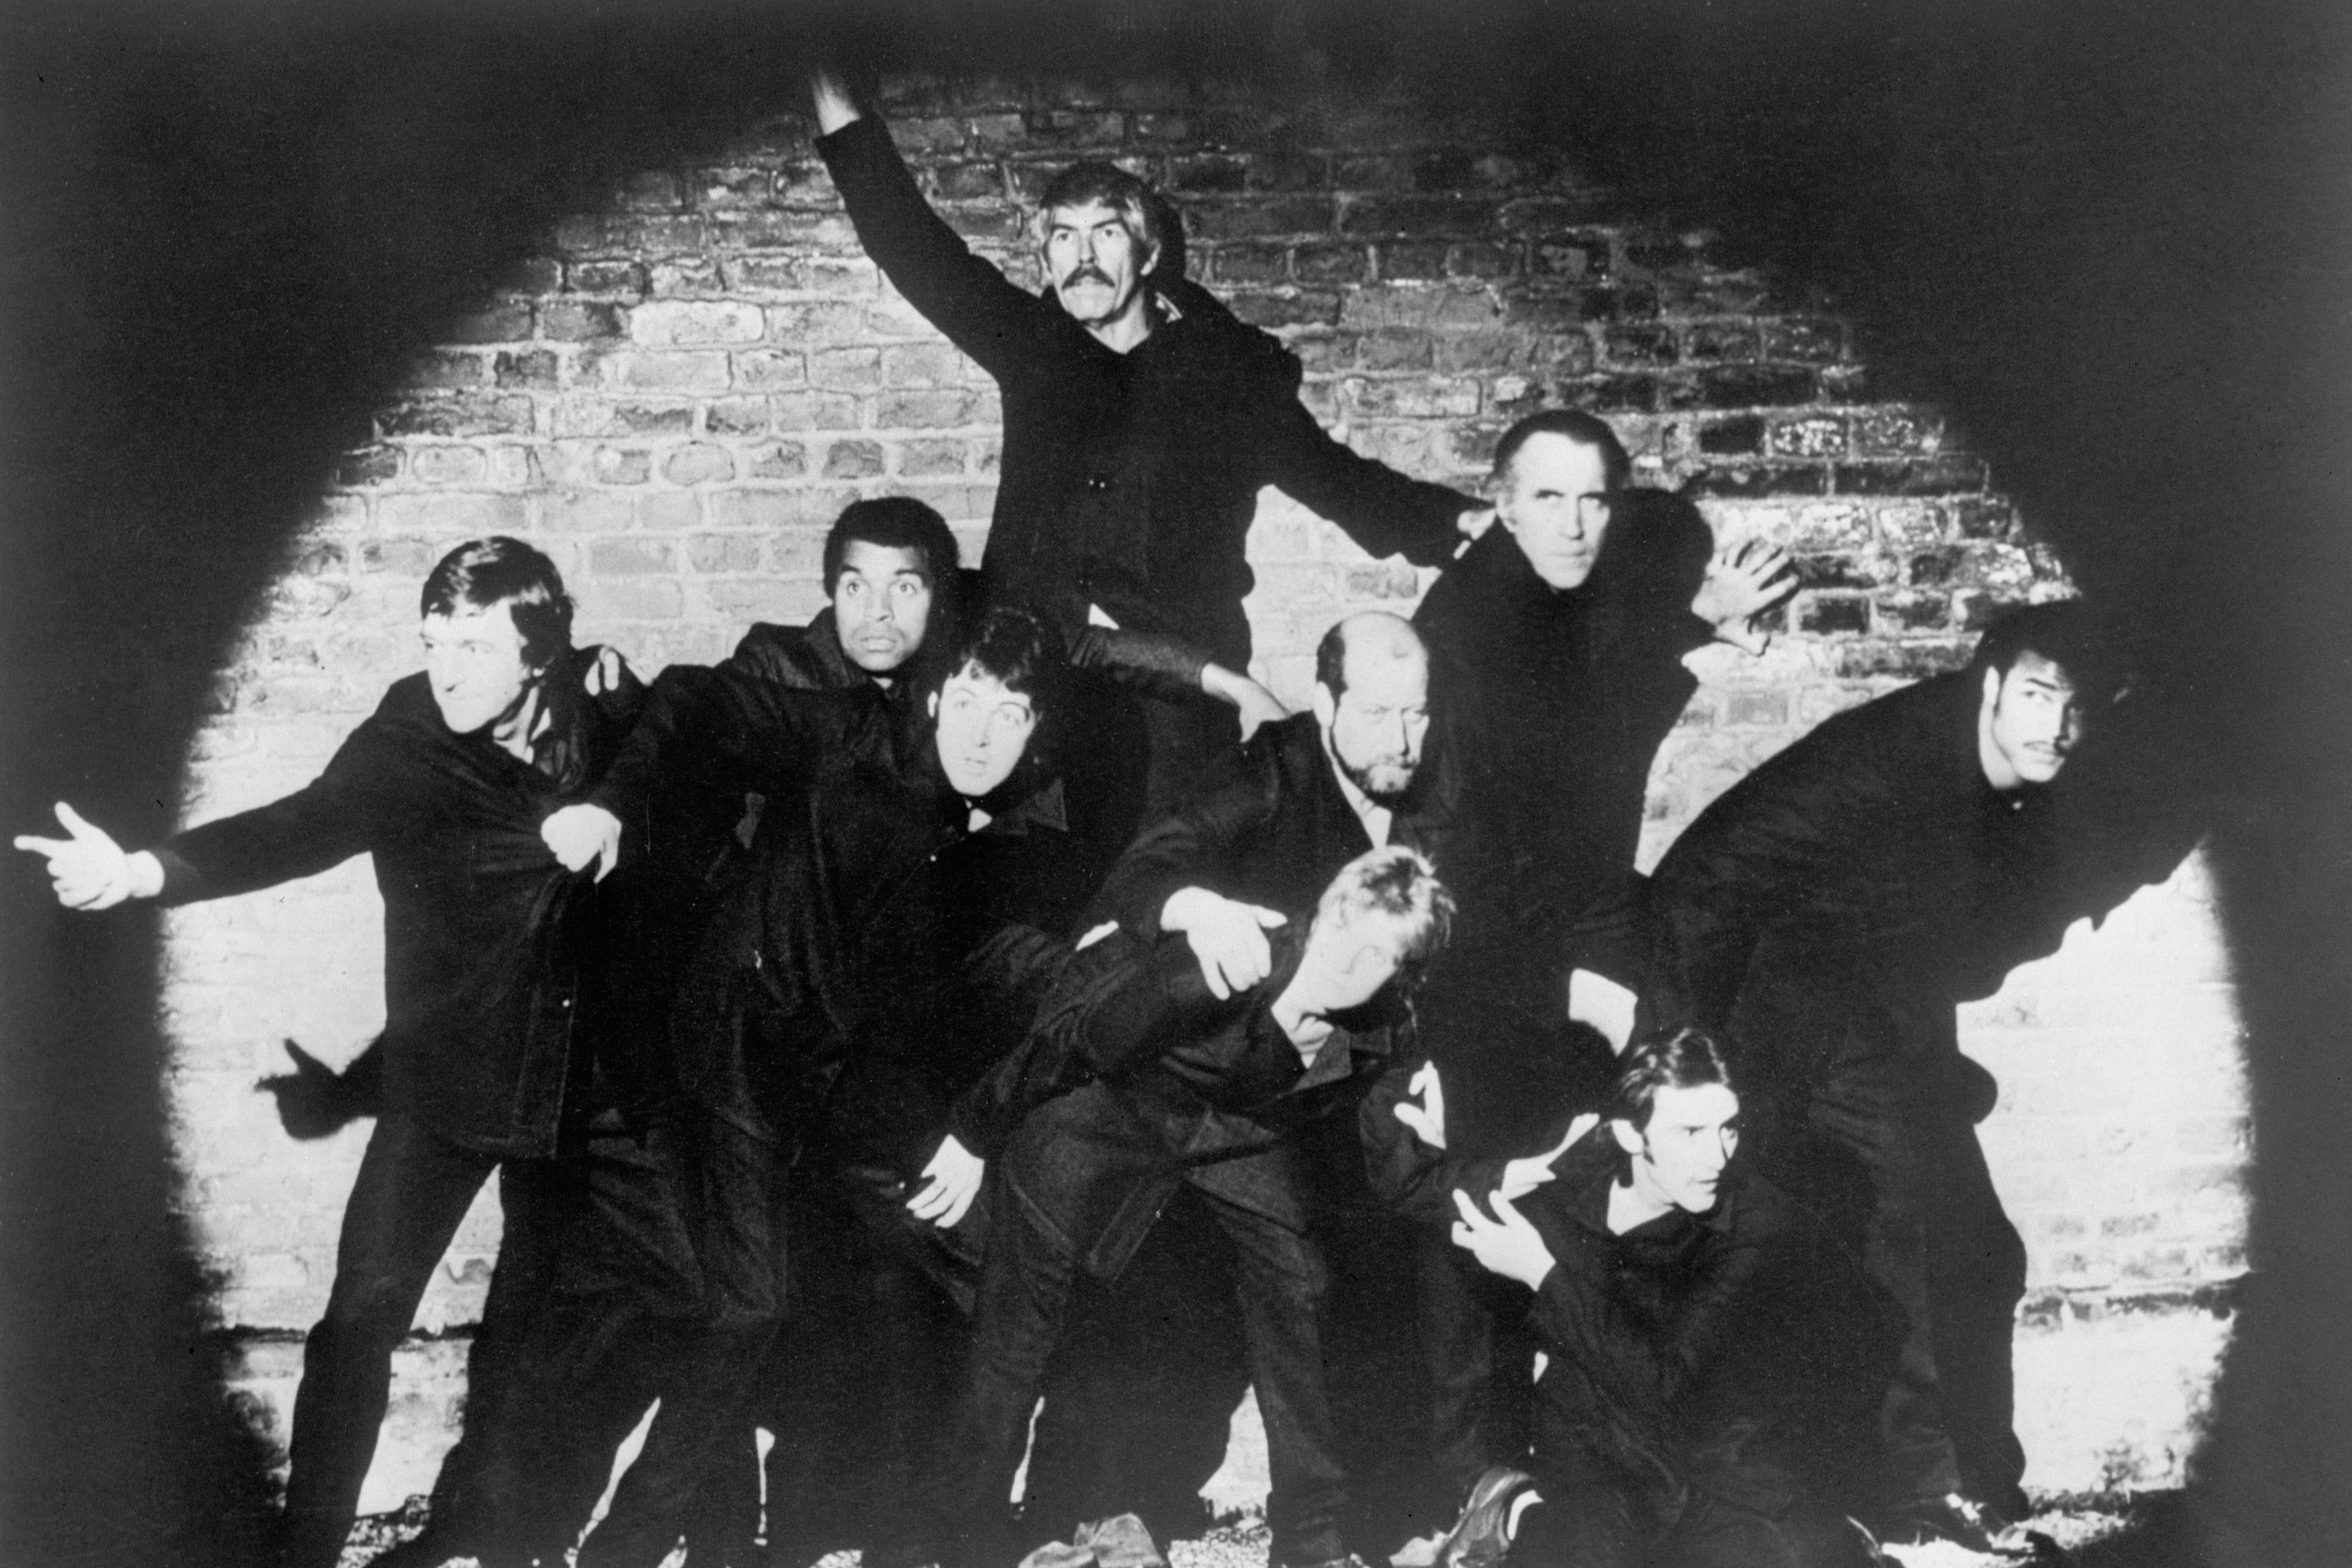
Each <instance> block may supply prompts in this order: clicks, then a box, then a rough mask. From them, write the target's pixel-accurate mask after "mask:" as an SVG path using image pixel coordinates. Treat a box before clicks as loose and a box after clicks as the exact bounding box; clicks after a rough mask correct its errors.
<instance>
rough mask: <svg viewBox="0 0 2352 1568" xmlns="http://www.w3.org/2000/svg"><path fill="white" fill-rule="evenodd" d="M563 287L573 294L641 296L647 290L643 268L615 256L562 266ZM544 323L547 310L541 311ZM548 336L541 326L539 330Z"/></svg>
mask: <svg viewBox="0 0 2352 1568" xmlns="http://www.w3.org/2000/svg"><path fill="white" fill-rule="evenodd" d="M563 284H564V287H567V288H569V289H571V290H572V292H574V293H576V294H642V293H644V292H645V290H646V274H645V268H644V267H640V266H639V265H638V264H637V263H635V262H634V261H630V260H626V259H625V258H622V257H617V256H595V257H591V258H589V259H586V260H583V261H574V262H569V263H567V264H565V266H564V268H563ZM545 311H546V307H545V306H541V320H542V321H544V319H545ZM540 333H541V336H542V337H544V336H547V335H548V334H547V329H546V328H545V327H544V326H541V329H540Z"/></svg>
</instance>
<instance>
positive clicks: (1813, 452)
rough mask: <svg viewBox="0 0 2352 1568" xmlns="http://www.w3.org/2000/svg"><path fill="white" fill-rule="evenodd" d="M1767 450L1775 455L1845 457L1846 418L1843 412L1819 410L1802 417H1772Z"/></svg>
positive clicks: (1767, 430) (1765, 448)
mask: <svg viewBox="0 0 2352 1568" xmlns="http://www.w3.org/2000/svg"><path fill="white" fill-rule="evenodd" d="M1764 450H1765V451H1766V452H1767V453H1768V454H1769V455H1771V456H1774V457H1798V458H1804V457H1843V456H1844V455H1845V450H1846V422H1845V418H1844V416H1843V415H1842V414H1834V413H1820V414H1807V415H1805V416H1804V417H1803V418H1801V419H1787V418H1779V419H1774V420H1771V421H1769V423H1767V424H1766V426H1765V431H1764Z"/></svg>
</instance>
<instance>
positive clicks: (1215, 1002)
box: [974, 929, 1499, 1278]
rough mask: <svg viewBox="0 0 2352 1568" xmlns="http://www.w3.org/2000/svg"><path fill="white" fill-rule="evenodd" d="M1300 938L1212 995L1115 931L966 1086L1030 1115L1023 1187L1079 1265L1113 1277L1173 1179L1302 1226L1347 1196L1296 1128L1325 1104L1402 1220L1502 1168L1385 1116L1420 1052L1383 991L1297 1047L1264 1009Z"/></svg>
mask: <svg viewBox="0 0 2352 1568" xmlns="http://www.w3.org/2000/svg"><path fill="white" fill-rule="evenodd" d="M1303 942H1304V931H1303V930H1301V929H1285V930H1280V931H1277V932H1276V933H1275V934H1274V937H1273V946H1274V949H1275V965H1274V970H1273V972H1272V973H1271V974H1270V975H1269V976H1268V977H1266V978H1265V980H1264V981H1262V982H1261V983H1259V984H1258V985H1257V986H1255V987H1254V988H1250V989H1248V990H1244V991H1237V992H1235V993H1234V994H1233V995H1232V996H1229V997H1226V998H1222V999H1221V998H1217V997H1216V996H1214V995H1213V994H1212V993H1211V992H1210V990H1209V988H1208V984H1207V982H1206V981H1204V980H1203V979H1202V977H1201V967H1200V964H1199V963H1198V961H1197V960H1195V959H1194V957H1193V956H1192V949H1191V948H1190V947H1188V946H1186V945H1185V944H1184V943H1183V941H1182V940H1181V938H1178V937H1174V936H1165V937H1162V938H1160V940H1159V941H1157V942H1143V941H1139V940H1137V939H1135V938H1134V937H1132V936H1129V935H1128V934H1127V933H1125V932H1119V933H1117V934H1115V935H1113V936H1110V937H1108V938H1107V939H1105V940H1103V941H1101V942H1098V943H1097V944H1096V945H1095V946H1092V947H1090V948H1088V949H1087V950H1086V951H1085V952H1082V953H1078V954H1076V955H1075V956H1072V957H1071V958H1069V959H1068V960H1066V962H1065V963H1064V964H1063V965H1062V967H1061V968H1060V972H1059V974H1058V975H1057V976H1056V977H1055V982H1054V984H1053V986H1052V988H1051V989H1050V992H1049V994H1048V995H1047V997H1046V998H1045V1002H1044V1005H1043V1006H1042V1007H1040V1008H1039V1009H1038V1012H1037V1022H1036V1026H1035V1028H1034V1030H1033V1031H1032V1032H1031V1035H1030V1037H1029V1039H1028V1040H1026V1041H1024V1043H1023V1045H1022V1047H1021V1049H1020V1050H1018V1051H1015V1052H1013V1053H1012V1054H1011V1055H1009V1056H1007V1057H1006V1058H1005V1059H1003V1061H1000V1062H999V1063H998V1064H997V1066H996V1067H995V1069H993V1070H992V1072H991V1074H990V1076H989V1078H988V1079H987V1080H984V1081H983V1082H982V1084H981V1085H980V1086H979V1088H978V1089H977V1091H976V1092H975V1095H974V1098H975V1099H983V1100H986V1101H987V1102H988V1103H992V1104H994V1105H996V1106H1000V1107H1005V1106H1012V1107H1016V1108H1019V1109H1026V1110H1030V1111H1033V1112H1034V1114H1032V1115H1030V1116H1029V1118H1028V1120H1027V1121H1025V1122H1022V1123H1020V1128H1021V1132H1020V1136H1019V1138H1018V1139H1017V1140H1016V1141H1015V1145H1014V1152H1013V1155H1010V1156H1009V1157H1010V1158H1011V1159H1013V1161H1014V1162H1016V1163H1017V1165H1018V1166H1019V1174H1018V1176H1017V1182H1018V1185H1019V1187H1020V1189H1021V1192H1022V1194H1023V1196H1024V1200H1026V1201H1029V1202H1032V1203H1034V1204H1035V1205H1037V1206H1038V1207H1040V1208H1041V1209H1042V1210H1044V1211H1045V1213H1046V1215H1047V1218H1050V1219H1051V1221H1052V1222H1053V1226H1054V1228H1055V1229H1057V1230H1058V1231H1060V1232H1061V1233H1062V1234H1063V1235H1065V1236H1066V1237H1069V1238H1072V1239H1075V1240H1076V1241H1077V1242H1078V1244H1079V1245H1080V1247H1081V1248H1082V1249H1083V1250H1084V1252H1085V1263H1086V1266H1087V1269H1088V1270H1090V1271H1092V1272H1094V1273H1096V1274H1097V1275H1099V1276H1102V1277H1105V1278H1109V1277H1113V1276H1116V1275H1117V1274H1118V1271H1119V1270H1121V1269H1122V1268H1124V1267H1125V1266H1126V1264H1127V1261H1128V1260H1129V1259H1130V1258H1131V1257H1133V1256H1134V1253H1135V1249H1136V1248H1138V1247H1139V1246H1140V1245H1141V1244H1142V1241H1143V1238H1144V1236H1145V1235H1146V1233H1148V1232H1149V1231H1150V1228H1151V1224H1152V1221H1153V1220H1154V1219H1156V1218H1158V1216H1159V1213H1160V1209H1161V1207H1164V1206H1165V1204H1166V1203H1167V1201H1168V1199H1169V1198H1170V1197H1172V1196H1173V1195H1174V1193H1175V1190H1176V1188H1177V1186H1178V1185H1179V1184H1180V1183H1183V1182H1186V1181H1189V1182H1191V1183H1192V1184H1193V1185H1194V1186H1201V1187H1202V1188H1204V1189H1206V1190H1207V1191H1209V1192H1212V1193H1213V1194H1215V1195H1216V1196H1217V1197H1221V1198H1223V1200H1225V1201H1226V1202H1228V1203H1232V1204H1234V1205H1236V1206H1237V1207H1242V1208H1244V1209H1247V1210H1249V1211H1250V1212H1252V1213H1254V1214H1256V1215H1259V1216H1260V1217H1262V1218H1267V1219H1271V1220H1273V1221H1274V1222H1276V1224H1278V1225H1282V1226H1284V1227H1286V1228H1289V1229H1292V1230H1297V1231H1301V1232H1303V1231H1305V1230H1306V1229H1307V1228H1308V1226H1309V1225H1310V1224H1311V1223H1312V1222H1313V1220H1314V1218H1315V1217H1316V1215H1317V1214H1318V1211H1320V1210H1322V1209H1323V1208H1325V1207H1327V1206H1328V1205H1330V1204H1332V1203H1334V1202H1337V1201H1344V1197H1345V1194H1344V1188H1341V1187H1335V1186H1334V1185H1333V1183H1334V1178H1335V1176H1336V1174H1337V1173H1335V1172H1334V1171H1333V1170H1332V1169H1331V1168H1330V1167H1329V1166H1328V1162H1326V1161H1325V1160H1323V1159H1321V1158H1319V1157H1318V1156H1317V1155H1316V1154H1315V1152H1314V1149H1313V1146H1312V1145H1310V1143H1309V1142H1308V1140H1307V1136H1306V1134H1308V1133H1310V1132H1311V1131H1313V1130H1315V1129H1316V1128H1317V1126H1318V1124H1321V1123H1324V1122H1326V1121H1327V1120H1328V1119H1330V1118H1333V1117H1341V1116H1349V1117H1352V1118H1353V1124H1354V1132H1355V1141H1356V1143H1357V1144H1358V1145H1359V1147H1360V1149H1361V1151H1362V1155H1363V1159H1364V1163H1365V1167H1366V1173H1367V1175H1368V1176H1369V1177H1370V1182H1371V1186H1372V1187H1373V1190H1374V1191H1375V1192H1377V1193H1378V1194H1379V1195H1380V1196H1381V1197H1382V1198H1383V1199H1385V1200H1386V1201H1387V1202H1388V1203H1389V1204H1390V1205H1391V1207H1394V1208H1395V1209H1396V1210H1397V1211H1398V1212H1400V1213H1403V1214H1406V1215H1409V1216H1411V1217H1412V1218H1417V1219H1421V1220H1423V1221H1429V1222H1433V1221H1435V1220H1437V1219H1438V1218H1443V1217H1447V1216H1450V1215H1451V1213H1452V1208H1451V1203H1452V1199H1451V1197H1449V1196H1448V1195H1449V1194H1450V1193H1451V1191H1452V1190H1453V1188H1454V1186H1457V1185H1458V1186H1465V1187H1466V1188H1468V1189H1470V1190H1473V1191H1485V1190H1487V1189H1489V1188H1491V1187H1492V1186H1494V1185H1495V1183H1496V1180H1497V1179H1498V1178H1499V1166H1497V1165H1495V1164H1492V1163H1480V1164H1477V1165H1475V1166H1472V1165H1469V1164H1466V1163H1455V1162H1449V1161H1448V1160H1446V1159H1445V1158H1444V1157H1443V1156H1441V1155H1438V1154H1437V1153H1436V1152H1435V1151H1433V1150H1430V1149H1428V1148H1426V1147H1425V1146H1423V1145H1421V1144H1420V1143H1419V1142H1418V1141H1417V1140H1416V1139H1415V1138H1414V1136H1413V1134H1412V1133H1411V1132H1410V1131H1409V1130H1407V1129H1406V1127H1405V1125H1404V1124H1403V1123H1402V1122H1400V1121H1399V1120H1397V1118H1396V1115H1395V1107H1396V1106H1397V1105H1398V1104H1399V1103H1401V1102H1402V1101H1403V1100H1406V1099H1408V1098H1412V1096H1411V1094H1410V1092H1409V1089H1410V1082H1411V1080H1412V1075H1413V1073H1414V1071H1416V1070H1418V1068H1419V1067H1420V1066H1421V1064H1422V1061H1423V1057H1422V1056H1421V1054H1420V1051H1419V1049H1418V1047H1417V1044H1416V1040H1415V1036H1414V1032H1413V1026H1412V1011H1411V1009H1410V1008H1409V1007H1407V1006H1406V1005H1405V1004H1404V1002H1403V1000H1402V998H1400V997H1399V996H1398V995H1397V994H1396V993H1395V992H1393V991H1384V992H1383V993H1382V994H1381V996H1379V997H1376V998H1373V1000H1372V1002H1371V1003H1370V1004H1369V1005H1367V1006H1366V1007H1364V1008H1362V1009H1358V1010H1357V1011H1356V1012H1354V1013H1353V1014H1350V1015H1348V1016H1346V1017H1342V1018H1337V1019H1333V1020H1332V1022H1333V1024H1334V1026H1335V1027H1334V1028H1333V1030H1332V1032H1331V1034H1330V1036H1329V1038H1328V1039H1327V1040H1325V1041H1324V1043H1323V1045H1322V1047H1321V1049H1320V1050H1319V1051H1318V1052H1317V1053H1316V1057H1315V1060H1314V1061H1313V1062H1312V1063H1311V1064H1308V1063H1305V1062H1303V1061H1301V1060H1300V1057H1299V1054H1298V1051H1297V1048H1296V1047H1295V1046H1294V1045H1292V1044H1291V1042H1290V1040H1289V1037H1288V1036H1286V1034H1284V1032H1283V1030H1282V1028H1281V1026H1280V1025H1279V1024H1278V1023H1276V1021H1275V1019H1274V1017H1273V1012H1272V1008H1273V1003H1274V1001H1275V999H1276V998H1278V997H1279V996H1280V995H1281V993H1282V990H1283V988H1284V987H1285V986H1286V985H1288V984H1289V982H1290V979H1291V977H1293V976H1294V975H1296V974H1297V969H1298V960H1299V955H1300V951H1301V948H1302V946H1303ZM1007 1124H1010V1123H1009V1122H1008V1123H1007Z"/></svg>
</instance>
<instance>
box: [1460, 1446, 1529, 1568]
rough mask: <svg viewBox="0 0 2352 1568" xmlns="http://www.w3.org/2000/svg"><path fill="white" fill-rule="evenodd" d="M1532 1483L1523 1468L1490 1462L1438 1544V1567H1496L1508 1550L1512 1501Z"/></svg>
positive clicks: (1471, 1487)
mask: <svg viewBox="0 0 2352 1568" xmlns="http://www.w3.org/2000/svg"><path fill="white" fill-rule="evenodd" d="M1535 1484H1536V1479H1535V1477H1533V1476H1531V1475H1529V1474H1528V1472H1527V1471H1525V1470H1515V1469H1511V1468H1510V1467H1508V1466H1507V1465H1489V1466H1488V1467H1487V1468H1486V1472H1485V1473H1484V1474H1483V1475H1481V1476H1480V1477H1479V1478H1478V1479H1476V1480H1475V1481H1474V1482H1472V1483H1471V1486H1470V1497H1469V1500H1468V1501H1466V1502H1465V1503H1464V1504H1463V1505H1462V1517H1461V1518H1460V1519H1458V1520H1456V1521H1454V1528H1453V1530H1452V1531H1449V1532H1448V1533H1447V1534H1446V1537H1445V1544H1444V1546H1441V1547H1439V1548H1438V1552H1437V1561H1438V1563H1440V1565H1441V1568H1495V1564H1496V1563H1500V1562H1501V1561H1502V1560H1503V1558H1504V1555H1505V1554H1506V1553H1507V1552H1509V1551H1510V1550H1511V1535H1510V1529H1511V1505H1512V1504H1513V1503H1514V1502H1516V1501H1517V1500H1518V1499H1519V1497H1520V1495H1521V1494H1522V1493H1524V1492H1526V1491H1527V1490H1528V1489H1529V1488H1531V1487H1533V1486H1534V1485H1535Z"/></svg>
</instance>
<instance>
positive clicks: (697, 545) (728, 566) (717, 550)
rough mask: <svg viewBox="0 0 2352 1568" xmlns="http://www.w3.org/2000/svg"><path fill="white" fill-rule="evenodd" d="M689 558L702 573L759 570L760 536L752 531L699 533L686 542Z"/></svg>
mask: <svg viewBox="0 0 2352 1568" xmlns="http://www.w3.org/2000/svg"><path fill="white" fill-rule="evenodd" d="M687 561H688V565H690V566H692V567H693V568H694V570H697V571H699V572H740V571H757V570H760V539H759V537H758V536H757V535H753V534H697V535H695V536H694V537H693V538H690V539H688V541H687Z"/></svg>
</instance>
